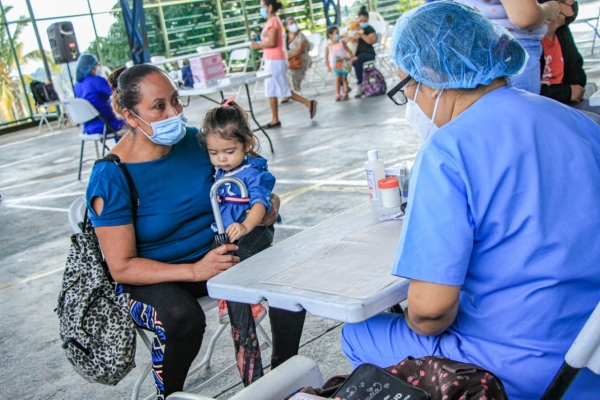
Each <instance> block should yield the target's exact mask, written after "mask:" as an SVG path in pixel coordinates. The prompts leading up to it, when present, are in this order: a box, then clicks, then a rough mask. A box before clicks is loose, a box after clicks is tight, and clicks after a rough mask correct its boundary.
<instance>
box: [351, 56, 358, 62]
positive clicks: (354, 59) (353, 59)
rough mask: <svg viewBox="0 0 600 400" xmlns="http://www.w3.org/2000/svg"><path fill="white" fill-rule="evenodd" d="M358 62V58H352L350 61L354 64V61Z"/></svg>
mask: <svg viewBox="0 0 600 400" xmlns="http://www.w3.org/2000/svg"><path fill="white" fill-rule="evenodd" d="M356 60H358V57H352V58H351V59H350V61H352V62H354V61H356Z"/></svg>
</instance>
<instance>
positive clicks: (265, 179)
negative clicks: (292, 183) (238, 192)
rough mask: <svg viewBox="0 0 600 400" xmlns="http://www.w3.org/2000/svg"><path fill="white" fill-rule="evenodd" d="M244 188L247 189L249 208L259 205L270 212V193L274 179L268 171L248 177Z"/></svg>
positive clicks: (273, 185)
mask: <svg viewBox="0 0 600 400" xmlns="http://www.w3.org/2000/svg"><path fill="white" fill-rule="evenodd" d="M246 186H247V187H248V196H250V207H252V206H253V205H254V204H256V203H261V204H263V205H264V206H265V208H266V209H267V212H269V211H271V192H273V188H274V187H275V177H274V176H273V175H272V174H271V173H270V172H269V171H261V172H260V173H258V174H255V175H252V176H250V177H248V179H247V181H246Z"/></svg>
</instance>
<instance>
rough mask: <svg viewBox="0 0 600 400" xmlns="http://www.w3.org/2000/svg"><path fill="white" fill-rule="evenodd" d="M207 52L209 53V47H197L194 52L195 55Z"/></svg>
mask: <svg viewBox="0 0 600 400" xmlns="http://www.w3.org/2000/svg"><path fill="white" fill-rule="evenodd" d="M207 51H210V46H198V47H196V52H197V53H200V54H202V53H206V52H207Z"/></svg>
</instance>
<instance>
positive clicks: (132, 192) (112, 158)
mask: <svg viewBox="0 0 600 400" xmlns="http://www.w3.org/2000/svg"><path fill="white" fill-rule="evenodd" d="M101 162H112V163H115V164H117V166H118V167H119V168H120V169H121V171H123V174H124V175H125V178H126V179H127V185H128V186H129V196H130V197H131V209H132V211H133V224H134V225H135V221H136V219H137V210H138V206H139V205H140V198H139V196H138V192H137V189H136V188H135V184H134V183H133V179H132V178H131V175H130V174H129V171H128V170H127V167H126V166H125V164H124V163H123V161H121V159H120V158H119V156H118V155H116V154H107V155H106V156H104V158H100V159H98V160H96V162H95V163H94V165H96V164H98V163H101Z"/></svg>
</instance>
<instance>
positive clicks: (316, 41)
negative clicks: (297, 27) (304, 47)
mask: <svg viewBox="0 0 600 400" xmlns="http://www.w3.org/2000/svg"><path fill="white" fill-rule="evenodd" d="M306 40H308V43H310V45H311V50H310V52H309V53H308V54H309V55H310V56H311V57H318V56H319V53H320V52H321V43H322V42H323V36H321V34H320V33H311V34H310V35H308V36H306Z"/></svg>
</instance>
